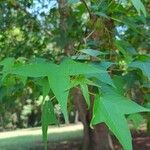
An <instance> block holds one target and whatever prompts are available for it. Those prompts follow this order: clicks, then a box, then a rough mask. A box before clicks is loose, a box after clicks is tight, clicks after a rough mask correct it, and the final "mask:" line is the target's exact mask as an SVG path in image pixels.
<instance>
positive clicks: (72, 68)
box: [60, 59, 105, 76]
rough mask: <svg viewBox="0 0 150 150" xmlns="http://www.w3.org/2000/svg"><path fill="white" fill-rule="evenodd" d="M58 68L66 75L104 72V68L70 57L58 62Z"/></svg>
mask: <svg viewBox="0 0 150 150" xmlns="http://www.w3.org/2000/svg"><path fill="white" fill-rule="evenodd" d="M60 69H61V70H62V72H64V73H65V74H67V75H71V76H73V75H82V74H84V75H85V74H92V73H99V74H101V73H104V72H105V71H104V70H100V69H97V68H95V67H93V66H92V65H89V64H85V63H79V62H75V61H73V60H71V59H65V60H64V61H63V62H62V63H61V64H60Z"/></svg>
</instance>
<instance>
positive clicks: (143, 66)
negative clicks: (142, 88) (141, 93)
mask: <svg viewBox="0 0 150 150" xmlns="http://www.w3.org/2000/svg"><path fill="white" fill-rule="evenodd" d="M129 67H132V68H136V69H140V70H141V71H142V72H143V74H144V75H145V76H147V77H148V79H149V80H150V69H149V67H150V61H134V62H132V63H130V64H129Z"/></svg>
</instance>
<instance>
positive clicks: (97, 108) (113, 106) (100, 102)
mask: <svg viewBox="0 0 150 150" xmlns="http://www.w3.org/2000/svg"><path fill="white" fill-rule="evenodd" d="M100 92H101V91H100ZM142 111H150V110H149V109H146V108H144V107H141V106H139V105H137V104H136V103H134V102H133V101H131V100H129V99H127V98H125V97H124V96H122V95H120V94H118V93H117V91H115V90H114V89H112V88H110V87H106V88H105V87H104V89H102V94H101V95H97V96H96V98H95V101H94V112H93V119H92V124H98V123H101V122H105V123H106V124H107V126H108V127H109V128H110V130H111V131H112V132H113V133H114V134H115V136H116V137H117V138H118V140H119V141H120V143H121V144H122V146H123V147H124V149H125V150H131V149H132V144H131V143H132V142H131V135H130V131H129V128H128V124H127V121H126V120H125V115H126V114H132V113H137V112H142ZM118 120H119V121H118Z"/></svg>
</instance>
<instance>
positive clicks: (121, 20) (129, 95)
mask: <svg viewBox="0 0 150 150" xmlns="http://www.w3.org/2000/svg"><path fill="white" fill-rule="evenodd" d="M64 2H65V4H63V2H62V3H61V1H60V2H59V1H58V2H56V3H55V4H54V5H53V4H52V3H51V1H50V0H48V3H45V1H38V2H37V4H36V3H35V2H34V1H30V0H29V1H25V0H23V1H14V0H6V1H2V2H1V3H0V10H1V11H0V12H1V13H0V30H1V31H2V32H0V52H1V56H0V60H2V61H1V62H0V66H1V75H0V78H1V82H0V104H1V105H0V111H1V114H2V115H1V116H2V118H3V116H6V117H4V118H7V115H6V114H7V112H6V113H5V111H8V110H12V111H20V110H21V109H22V108H23V107H24V106H26V105H28V104H26V103H28V102H29V101H30V100H29V99H32V100H33V101H34V100H35V99H39V97H40V96H41V95H42V96H43V99H42V102H39V103H40V104H39V106H41V105H42V129H43V139H44V141H45V142H46V141H47V129H48V125H49V124H57V123H58V122H57V117H56V116H55V111H54V105H55V104H59V105H60V107H61V111H62V113H63V115H64V119H65V121H66V122H68V110H67V107H68V105H67V104H68V96H69V92H70V89H71V88H80V90H81V92H82V94H83V96H84V99H85V101H86V103H87V106H88V107H87V109H88V108H90V106H91V95H92V96H93V97H94V96H95V100H94V108H93V118H92V121H91V125H92V126H94V125H95V124H99V123H101V122H105V123H106V124H107V126H108V127H109V128H110V130H111V131H112V132H113V133H114V134H115V136H116V137H117V138H118V140H119V141H120V143H121V144H122V145H123V147H124V149H125V150H131V149H132V144H131V135H130V131H129V128H128V124H127V121H126V116H128V115H129V116H128V119H129V120H132V121H133V124H135V126H136V127H137V126H138V124H139V122H141V120H142V118H141V117H139V116H140V114H134V113H138V112H147V111H149V109H146V108H144V107H142V106H140V105H138V104H136V103H135V102H137V103H139V104H141V105H143V106H146V107H147V108H149V97H148V96H146V95H149V93H150V90H149V88H150V86H149V85H150V84H149V79H150V71H149V65H150V56H149V51H150V50H149V47H150V44H149V43H150V40H149V39H150V27H149V25H150V23H149V17H150V16H149V10H150V2H149V1H148V0H143V1H141V0H130V1H128V0H118V1H117V0H116V1H112V0H108V1H105V0H101V1H98V0H92V1H89V0H87V1H79V0H66V1H64ZM57 3H58V5H57ZM37 5H38V9H37V8H36V7H37ZM50 5H53V6H52V7H51V8H49V7H50ZM40 7H41V10H40V11H39V8H40ZM66 55H68V56H69V57H67V58H66ZM3 58H4V59H3ZM71 58H72V59H74V60H72V59H71ZM145 77H146V78H145ZM147 79H148V80H147ZM89 87H92V88H93V90H92V92H91V91H90V88H89ZM47 97H49V99H51V100H48V101H47V100H45V98H47ZM22 99H23V100H22ZM27 100H28V102H26V101H27ZM52 100H53V101H52ZM56 100H57V101H56ZM133 100H134V101H135V102H133ZM24 101H25V102H24ZM29 103H30V104H31V102H29ZM33 103H36V102H33ZM20 105H21V107H18V106H20ZM6 106H7V107H6ZM14 106H15V107H14ZM29 107H30V108H31V109H30V110H29V109H28V110H27V111H28V112H30V113H31V111H32V104H31V106H29ZM5 108H7V109H5ZM14 108H15V109H14ZM18 109H19V110H18ZM38 111H40V110H38ZM9 113H10V112H9ZM27 114H29V113H26V115H27ZM144 117H145V118H147V119H148V120H149V115H146V114H144Z"/></svg>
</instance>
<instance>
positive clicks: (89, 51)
mask: <svg viewBox="0 0 150 150" xmlns="http://www.w3.org/2000/svg"><path fill="white" fill-rule="evenodd" d="M80 52H82V53H84V54H87V55H90V56H93V57H97V56H99V55H106V53H103V52H100V51H97V50H93V49H83V50H81V51H80Z"/></svg>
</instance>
